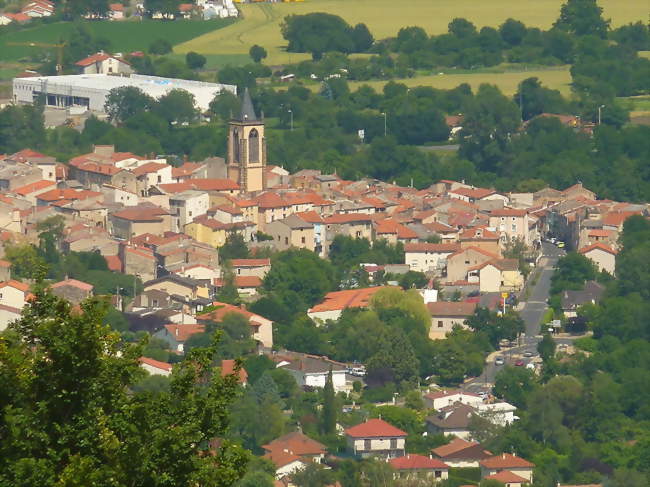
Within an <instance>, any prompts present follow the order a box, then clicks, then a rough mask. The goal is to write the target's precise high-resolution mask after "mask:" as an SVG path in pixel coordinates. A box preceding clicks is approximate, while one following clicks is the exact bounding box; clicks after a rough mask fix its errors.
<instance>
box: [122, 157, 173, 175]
mask: <svg viewBox="0 0 650 487" xmlns="http://www.w3.org/2000/svg"><path fill="white" fill-rule="evenodd" d="M166 167H169V165H167V164H163V163H161V162H153V161H151V162H147V163H145V164H143V165H142V166H139V167H136V168H135V169H133V170H132V171H131V172H132V173H133V174H134V175H135V176H144V175H145V174H150V173H154V172H158V171H160V170H161V169H165V168H166Z"/></svg>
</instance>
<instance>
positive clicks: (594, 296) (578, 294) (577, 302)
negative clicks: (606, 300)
mask: <svg viewBox="0 0 650 487" xmlns="http://www.w3.org/2000/svg"><path fill="white" fill-rule="evenodd" d="M604 293H605V287H604V286H602V285H600V284H598V283H597V282H596V281H587V282H586V283H585V286H584V288H583V289H581V290H579V291H573V290H567V291H564V292H562V294H561V296H560V302H561V305H562V312H563V313H564V316H565V317H567V318H574V317H576V316H578V308H579V307H580V306H583V305H585V304H596V303H598V302H599V301H600V298H601V297H602V296H603V294H604Z"/></svg>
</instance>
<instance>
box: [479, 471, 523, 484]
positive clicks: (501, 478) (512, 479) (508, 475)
mask: <svg viewBox="0 0 650 487" xmlns="http://www.w3.org/2000/svg"><path fill="white" fill-rule="evenodd" d="M485 479H486V480H496V481H497V482H501V483H502V484H506V485H509V484H513V483H514V484H518V483H522V484H524V483H528V479H527V478H525V477H521V476H519V475H517V474H514V473H512V472H510V471H509V470H501V471H500V472H498V473H495V474H493V475H488V476H486V477H485Z"/></svg>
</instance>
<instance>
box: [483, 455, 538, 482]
mask: <svg viewBox="0 0 650 487" xmlns="http://www.w3.org/2000/svg"><path fill="white" fill-rule="evenodd" d="M479 465H480V467H481V478H486V477H488V476H490V475H494V474H497V473H499V472H503V471H509V472H512V473H514V474H515V475H518V476H520V477H523V478H524V479H526V481H527V482H532V481H533V469H534V468H535V465H534V464H532V463H530V462H529V461H527V460H524V459H523V458H520V457H518V456H515V455H511V454H510V453H502V454H501V455H495V456H493V457H490V458H486V459H485V460H481V461H480V462H479Z"/></svg>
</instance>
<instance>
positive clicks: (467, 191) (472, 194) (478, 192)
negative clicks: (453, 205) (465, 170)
mask: <svg viewBox="0 0 650 487" xmlns="http://www.w3.org/2000/svg"><path fill="white" fill-rule="evenodd" d="M449 192H450V193H454V194H458V195H461V196H467V197H468V198H472V199H475V200H479V199H481V198H485V197H486V196H490V195H491V194H494V193H495V191H494V190H493V189H485V188H456V189H453V190H451V191H449Z"/></svg>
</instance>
